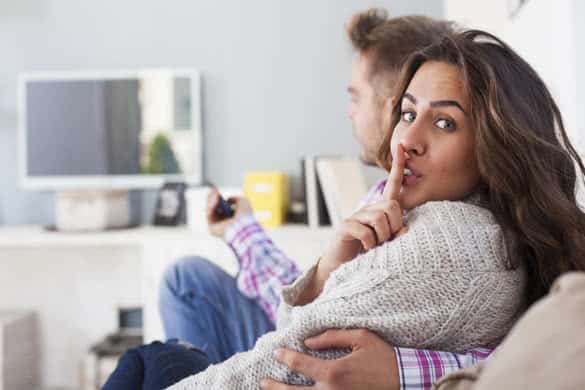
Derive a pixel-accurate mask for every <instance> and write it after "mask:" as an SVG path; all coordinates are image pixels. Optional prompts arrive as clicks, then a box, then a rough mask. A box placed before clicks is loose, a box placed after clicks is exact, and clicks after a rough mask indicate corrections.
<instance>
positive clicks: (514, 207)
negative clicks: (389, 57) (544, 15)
mask: <svg viewBox="0 0 585 390" xmlns="http://www.w3.org/2000/svg"><path fill="white" fill-rule="evenodd" d="M427 61H441V62H445V63H449V64H453V65H455V66H457V67H458V68H459V69H460V72H461V77H462V80H463V85H464V88H465V92H466V93H467V96H468V98H469V102H470V112H471V113H470V117H471V123H472V125H473V128H474V130H475V151H476V156H477V157H476V158H477V162H478V166H479V171H480V177H481V179H480V184H479V185H478V189H477V190H478V192H479V193H480V198H481V202H482V203H483V204H485V207H487V208H488V209H489V210H490V211H491V212H492V213H493V214H494V216H495V218H496V220H497V221H498V223H499V224H500V225H501V226H502V228H503V230H504V234H505V237H506V246H507V248H508V252H509V259H510V264H509V266H510V267H517V266H519V265H520V264H522V263H523V264H524V266H525V267H526V270H527V273H528V285H527V291H526V294H527V301H528V303H532V302H534V301H535V300H537V299H539V298H540V297H542V296H543V295H544V294H546V293H547V292H548V290H549V288H550V286H551V284H552V282H553V281H554V280H555V279H556V278H557V277H558V276H559V275H560V274H562V273H564V272H567V271H571V270H581V271H582V270H585V213H584V212H583V210H581V208H580V207H579V205H578V203H577V200H576V188H577V187H576V185H577V178H578V177H579V178H581V179H583V177H584V174H585V167H584V166H583V162H582V161H581V158H580V157H579V154H578V153H577V151H576V150H575V148H574V147H573V145H572V144H571V142H570V140H569V138H568V137H567V133H566V131H565V128H564V125H563V120H562V118H561V114H560V111H559V108H558V107H557V105H556V103H555V102H554V100H553V98H552V96H551V94H550V92H549V91H548V89H547V88H546V86H545V84H544V82H543V81H542V80H541V79H540V77H539V76H538V75H537V74H536V72H535V71H534V70H533V69H532V67H531V66H530V65H528V63H527V62H526V61H524V60H523V59H522V58H521V57H520V56H518V55H517V54H516V53H515V52H514V51H513V50H512V49H511V48H510V47H508V46H507V45H506V44H505V43H504V42H502V41H501V40H499V39H498V38H496V37H495V36H493V35H491V34H489V33H486V32H484V31H479V30H469V31H464V32H460V33H454V34H452V35H450V36H448V37H445V38H444V39H443V40H442V41H441V42H440V43H437V44H433V45H431V46H428V47H427V48H425V49H423V50H420V51H418V52H416V53H414V54H413V55H412V56H411V57H410V58H409V60H408V61H407V62H406V64H405V65H404V67H403V68H402V71H401V76H400V78H399V80H398V83H397V85H396V89H395V90H394V91H395V97H396V98H397V99H396V100H395V102H397V103H396V104H394V106H393V108H392V115H391V117H390V121H389V123H390V124H389V126H388V130H387V131H386V135H385V138H384V141H383V143H382V145H381V148H380V150H379V153H378V163H379V164H380V165H381V166H383V167H384V168H385V169H386V170H388V171H389V170H390V167H391V164H392V162H391V159H392V156H391V154H390V139H391V137H392V132H393V129H394V127H395V126H396V124H397V123H398V121H399V120H400V111H401V105H400V101H401V100H402V97H403V95H404V93H405V92H406V89H407V88H408V85H409V84H410V81H411V80H412V78H413V76H414V74H415V73H416V71H417V70H418V69H419V68H420V67H421V65H422V64H424V63H425V62H427ZM577 168H578V169H577ZM577 172H578V175H577Z"/></svg>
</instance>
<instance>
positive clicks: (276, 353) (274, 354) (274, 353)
mask: <svg viewBox="0 0 585 390" xmlns="http://www.w3.org/2000/svg"><path fill="white" fill-rule="evenodd" d="M272 356H274V357H275V358H276V359H280V357H281V356H282V350H281V349H275V350H274V351H273V352H272Z"/></svg>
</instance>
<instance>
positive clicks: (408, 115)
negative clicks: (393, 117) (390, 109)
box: [400, 111, 416, 122]
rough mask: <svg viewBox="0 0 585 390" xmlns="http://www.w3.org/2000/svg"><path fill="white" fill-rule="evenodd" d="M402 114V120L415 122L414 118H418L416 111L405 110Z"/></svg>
mask: <svg viewBox="0 0 585 390" xmlns="http://www.w3.org/2000/svg"><path fill="white" fill-rule="evenodd" d="M400 115H401V116H402V120H403V121H405V122H413V121H414V118H416V115H415V113H414V112H412V111H403V112H402V114H400Z"/></svg>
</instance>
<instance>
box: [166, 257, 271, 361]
mask: <svg viewBox="0 0 585 390" xmlns="http://www.w3.org/2000/svg"><path fill="white" fill-rule="evenodd" d="M160 314H161V319H162V323H163V327H164V331H165V335H166V337H167V338H177V339H179V340H183V341H186V342H188V343H189V344H192V345H193V346H195V347H196V348H197V349H199V350H201V351H203V352H205V354H206V355H207V358H208V359H209V362H210V363H211V364H216V363H220V362H222V361H224V360H226V359H228V358H229V357H231V356H232V355H234V354H235V353H236V352H243V351H248V350H250V349H252V347H254V344H255V343H256V340H258V338H259V337H260V336H262V335H263V334H265V333H268V332H270V331H272V330H274V325H273V324H272V322H271V321H270V320H269V319H268V317H267V316H266V314H265V313H264V311H263V310H262V308H261V307H260V305H259V304H258V302H257V301H256V300H254V299H250V298H248V297H246V296H244V295H243V294H242V293H241V292H240V291H239V290H238V287H237V285H236V279H235V278H234V277H232V276H230V275H229V274H227V273H226V272H225V271H223V270H222V269H221V268H220V267H218V266H217V265H215V264H213V263H211V262H210V261H208V260H206V259H204V258H201V257H188V258H183V259H180V260H179V261H177V262H175V263H174V264H172V265H171V266H170V267H169V268H168V269H167V270H166V272H165V274H164V277H163V280H162V283H161V291H160Z"/></svg>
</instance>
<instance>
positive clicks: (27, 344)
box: [0, 311, 41, 390]
mask: <svg viewBox="0 0 585 390" xmlns="http://www.w3.org/2000/svg"><path fill="white" fill-rule="evenodd" d="M39 344H40V343H39V337H38V333H37V322H36V316H35V314H34V313H33V312H30V311H0V390H31V389H38V388H39V387H40V357H41V356H40V355H41V354H40V345H39Z"/></svg>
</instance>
